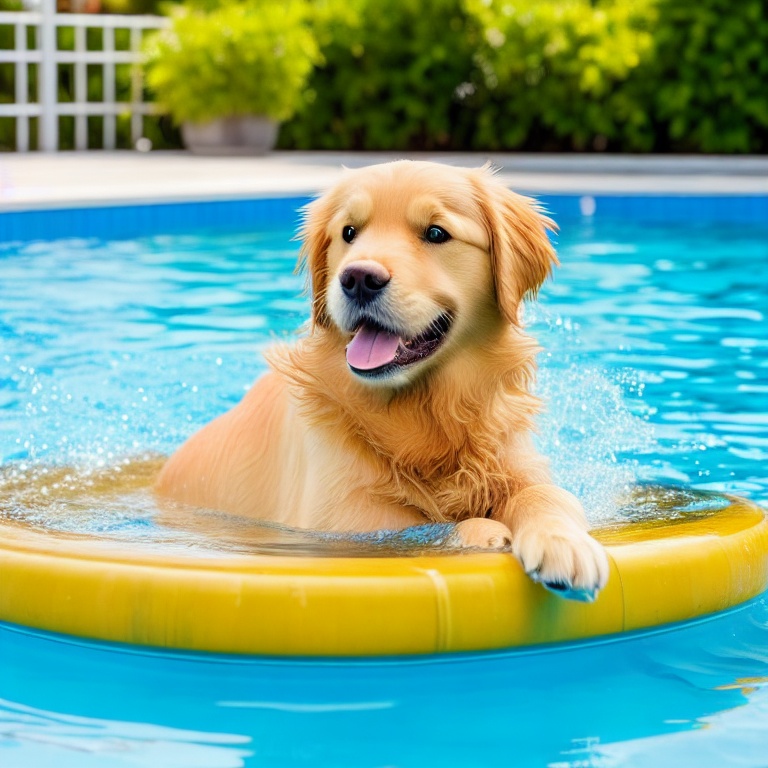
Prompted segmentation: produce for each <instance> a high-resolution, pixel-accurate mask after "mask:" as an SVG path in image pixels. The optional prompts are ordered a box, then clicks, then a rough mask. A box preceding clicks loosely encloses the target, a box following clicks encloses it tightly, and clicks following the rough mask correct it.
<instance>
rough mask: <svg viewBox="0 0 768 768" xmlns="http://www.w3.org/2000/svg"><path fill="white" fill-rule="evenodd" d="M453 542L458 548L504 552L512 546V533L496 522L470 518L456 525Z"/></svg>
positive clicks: (502, 524)
mask: <svg viewBox="0 0 768 768" xmlns="http://www.w3.org/2000/svg"><path fill="white" fill-rule="evenodd" d="M453 541H454V543H455V545H456V546H459V547H478V548H482V549H495V550H505V549H509V548H510V547H511V546H512V531H510V530H509V528H507V526H506V525H504V523H500V522H498V520H489V519H488V518H485V517H472V518H470V519H469V520H462V521H461V522H460V523H458V524H457V525H456V528H455V529H454V534H453Z"/></svg>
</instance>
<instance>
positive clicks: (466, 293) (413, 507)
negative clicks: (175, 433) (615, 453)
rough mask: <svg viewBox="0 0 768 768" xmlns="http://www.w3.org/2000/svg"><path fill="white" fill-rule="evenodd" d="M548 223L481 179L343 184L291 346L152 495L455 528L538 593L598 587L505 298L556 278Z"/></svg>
mask: <svg viewBox="0 0 768 768" xmlns="http://www.w3.org/2000/svg"><path fill="white" fill-rule="evenodd" d="M552 227H553V225H552V222H551V221H549V220H548V219H547V218H545V217H544V216H542V214H541V213H540V212H539V210H538V209H537V207H536V205H535V204H534V203H533V202H532V201H531V200H529V199H527V198H525V197H521V196H520V195H517V194H515V193H513V192H510V191H509V190H508V189H506V187H504V185H503V184H502V183H501V182H499V181H498V180H497V179H496V178H495V177H494V175H493V173H492V172H491V171H490V170H489V169H488V168H482V169H461V168H453V167H449V166H444V165H440V164H436V163H427V162H412V161H398V162H393V163H385V164H382V165H377V166H371V167H368V168H364V169H361V170H354V171H345V174H344V175H343V177H342V179H341V181H340V182H339V183H337V184H336V185H335V186H334V187H333V188H332V189H330V191H328V192H327V193H326V194H324V195H323V196H322V197H320V198H319V199H317V200H315V201H314V202H313V203H311V204H310V205H309V206H308V208H307V210H306V218H305V221H304V225H303V229H302V232H301V236H302V240H303V246H302V261H303V262H304V264H305V266H306V269H307V272H308V278H309V285H310V289H311V296H312V313H311V320H310V326H309V329H308V333H307V334H306V336H304V337H303V338H301V339H300V340H299V341H298V343H296V344H295V345H287V344H285V345H278V346H276V347H275V348H273V349H272V350H271V351H270V353H269V354H268V362H269V364H270V367H271V371H270V372H269V373H268V374H267V375H265V376H264V377H263V378H261V379H260V380H259V381H257V382H256V384H255V385H254V386H253V388H252V389H251V390H250V392H249V393H248V394H247V395H246V396H245V398H244V399H243V401H242V402H241V403H240V404H239V405H237V406H236V407H235V408H233V409H232V410H231V411H229V412H228V413H225V414H223V415H222V416H220V417H219V418H217V419H216V420H214V421H213V422H212V423H210V424H208V425H207V426H206V427H204V428H203V429H202V430H201V431H200V432H198V433H197V434H195V435H193V436H192V437H191V438H190V439H189V440H188V441H187V442H186V443H185V444H184V445H183V446H182V447H181V448H180V449H179V450H178V451H177V452H176V453H175V454H174V455H173V456H171V458H170V459H169V460H168V462H167V463H166V465H165V467H164V468H163V470H162V472H161V474H160V477H159V479H158V482H157V490H158V492H159V493H160V494H161V495H162V496H166V497H169V498H172V499H175V500H177V501H181V502H185V503H189V504H193V505H196V506H203V507H208V508H213V509H217V510H222V511H225V512H230V513H234V514H237V515H246V516H253V517H256V518H260V519H263V520H269V521H273V522H277V523H282V524H285V525H288V526H293V527H300V528H314V529H320V530H324V531H350V532H351V531H357V532H363V531H372V530H378V529H401V528H405V527H408V526H413V525H419V524H424V523H427V522H430V521H432V522H437V521H442V522H445V521H453V522H456V523H457V524H458V525H457V526H456V534H455V537H456V539H457V541H458V542H459V543H461V544H462V545H465V546H471V547H486V548H491V549H499V548H511V551H512V552H513V553H514V554H515V555H516V556H517V558H518V559H519V560H520V562H521V563H522V565H523V567H524V568H525V570H526V571H527V572H528V573H529V574H530V575H531V576H532V577H534V578H535V579H537V580H539V581H542V582H544V583H545V584H547V585H549V586H550V587H552V588H554V589H561V590H563V591H567V590H569V589H573V590H584V591H587V592H592V591H595V590H598V589H600V588H601V587H603V586H604V584H605V582H606V579H607V575H608V560H607V557H606V554H605V552H604V550H603V549H602V547H601V546H600V545H599V544H598V543H597V542H596V541H595V540H594V539H592V538H591V537H590V536H589V534H588V533H587V522H586V518H585V516H584V512H583V509H582V507H581V504H580V503H579V502H578V500H577V499H576V498H575V497H574V496H573V495H571V494H570V493H568V492H567V491H565V490H563V489H561V488H558V487H557V486H555V485H553V483H552V481H551V478H550V473H549V470H548V465H547V461H546V459H544V458H543V457H542V456H541V455H539V454H538V453H537V451H536V450H535V448H534V446H533V443H532V439H531V430H532V428H533V425H534V418H535V416H536V414H537V411H538V409H539V403H538V401H537V399H536V398H535V397H534V396H533V395H532V394H531V391H530V390H531V384H532V380H533V377H534V372H535V356H536V353H537V351H538V350H537V345H536V343H535V342H534V340H533V339H531V338H530V337H528V336H527V335H526V334H525V333H524V332H523V329H522V327H521V321H520V317H521V311H520V310H521V302H522V301H523V298H524V297H526V296H527V295H531V294H534V293H535V292H536V291H537V289H538V288H539V286H540V285H541V284H542V282H543V281H544V280H545V278H546V277H547V276H548V275H549V273H550V271H551V269H552V267H553V265H555V264H556V263H557V259H556V256H555V253H554V251H553V249H552V246H551V245H550V242H549V238H548V237H547V229H548V228H552Z"/></svg>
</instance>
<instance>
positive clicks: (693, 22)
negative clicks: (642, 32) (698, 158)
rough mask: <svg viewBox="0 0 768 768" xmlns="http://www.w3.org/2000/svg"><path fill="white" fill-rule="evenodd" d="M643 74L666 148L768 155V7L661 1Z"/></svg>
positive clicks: (747, 1) (760, 0)
mask: <svg viewBox="0 0 768 768" xmlns="http://www.w3.org/2000/svg"><path fill="white" fill-rule="evenodd" d="M654 44H655V51H654V57H653V59H652V60H651V61H649V62H648V64H647V66H646V67H644V69H643V72H642V76H643V77H645V78H646V79H647V81H648V83H649V84H652V86H653V92H652V93H651V94H648V95H647V99H648V103H649V108H651V109H652V111H653V117H654V121H655V123H656V125H657V126H659V127H660V128H661V129H662V133H661V136H660V137H659V142H658V143H657V145H656V148H658V149H673V150H676V151H690V152H698V151H703V152H768V3H766V2H765V0H738V2H733V0H698V1H697V2H696V3H693V2H690V0H659V21H658V24H657V26H656V29H655V31H654Z"/></svg>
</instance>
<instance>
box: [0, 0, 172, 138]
mask: <svg viewBox="0 0 768 768" xmlns="http://www.w3.org/2000/svg"><path fill="white" fill-rule="evenodd" d="M167 23H168V21H167V19H164V18H162V17H160V16H112V15H103V16H102V15H92V14H76V13H60V14H59V13H56V0H42V2H41V9H40V11H19V12H16V11H13V12H0V26H12V27H13V28H14V40H15V45H14V48H13V49H11V50H0V63H12V64H14V65H15V66H14V73H15V77H14V102H13V103H12V104H0V117H12V118H15V119H16V149H17V150H19V151H21V152H24V151H26V150H28V149H30V146H29V145H30V130H29V121H30V118H32V117H38V118H39V119H40V130H39V132H38V136H39V147H38V148H39V149H42V150H44V151H46V152H55V151H57V150H58V149H59V117H60V116H62V115H70V116H73V117H74V120H75V148H76V149H78V150H84V149H87V148H88V122H87V121H88V117H89V116H91V115H95V116H101V117H103V118H104V131H103V147H104V149H114V148H115V145H116V139H117V130H116V124H117V116H118V115H122V114H130V116H131V141H132V143H134V144H135V142H136V141H137V140H138V139H139V138H140V137H141V135H142V127H143V116H144V115H149V114H153V113H154V112H155V107H154V105H153V104H152V103H148V102H145V101H144V100H143V96H142V93H143V88H142V81H141V71H140V69H139V68H138V67H134V68H133V70H132V74H131V93H130V100H129V101H122V102H118V101H117V100H116V69H115V68H116V66H117V65H120V64H131V65H133V64H136V63H137V62H138V61H139V59H140V56H141V53H140V50H141V41H142V35H143V33H144V31H145V30H149V29H158V28H160V27H163V26H165V25H166V24H167ZM59 27H71V28H73V29H74V39H75V45H74V50H59V49H58V45H57V29H58V28H59ZM29 28H32V29H33V30H34V36H33V40H34V44H33V45H31V46H28V45H27V42H28V41H27V36H28V29H29ZM88 29H100V30H102V33H101V34H102V45H101V48H102V50H98V51H93V50H88V48H87V44H86V30H88ZM119 29H125V30H129V35H130V47H129V50H116V48H115V32H116V30H119ZM30 64H36V65H37V67H38V73H37V83H38V88H37V100H36V101H32V100H30V99H29V98H28V95H29V94H28V92H29V65H30ZM60 64H71V65H74V100H73V101H71V102H60V101H59V100H58V92H59V65H60ZM89 65H99V66H101V67H102V68H103V73H102V74H103V93H102V100H101V101H89V100H88V66H89Z"/></svg>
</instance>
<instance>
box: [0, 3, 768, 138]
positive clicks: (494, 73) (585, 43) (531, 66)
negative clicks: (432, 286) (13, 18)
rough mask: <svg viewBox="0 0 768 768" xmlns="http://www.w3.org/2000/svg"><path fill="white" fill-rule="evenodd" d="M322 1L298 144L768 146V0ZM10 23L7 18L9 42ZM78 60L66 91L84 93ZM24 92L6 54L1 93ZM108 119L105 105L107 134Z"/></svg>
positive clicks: (162, 134)
mask: <svg viewBox="0 0 768 768" xmlns="http://www.w3.org/2000/svg"><path fill="white" fill-rule="evenodd" d="M135 1H136V2H139V0H135ZM150 1H151V0H141V2H150ZM196 1H197V3H198V4H200V3H204V4H206V6H209V5H210V6H215V5H216V3H217V0H196ZM16 2H17V0H0V7H3V6H5V7H16ZM115 2H117V3H118V4H119V2H125V3H129V2H133V0H115ZM312 9H313V10H312V13H313V18H312V25H313V28H314V32H315V35H316V36H317V39H318V43H319V44H320V47H321V50H322V55H323V59H324V63H323V64H322V65H320V66H318V67H316V68H315V71H314V73H313V75H312V77H311V79H310V83H309V86H308V87H307V89H306V91H305V94H304V100H303V105H302V107H301V108H300V110H299V112H298V113H297V114H296V116H295V117H294V118H293V119H292V120H290V121H289V122H287V123H285V124H284V125H283V127H282V130H281V134H280V145H281V146H282V147H285V148H300V149H369V150H409V149H410V150H419V149H425V150H433V149H436V150H479V151H483V150H497V151H503V150H518V149H530V150H552V151H560V150H565V151H568V150H609V151H634V152H647V151H657V152H727V153H730V152H756V153H761V152H762V153H764V152H768V85H766V84H768V3H766V2H765V0H738V2H734V0H697V2H695V3H694V2H692V1H691V0H313V2H312ZM10 34H11V30H10V28H6V29H5V30H4V31H3V30H0V45H2V46H6V47H7V46H8V45H9V44H10ZM61 34H64V35H66V34H69V32H68V31H64V30H62V32H61ZM31 70H32V78H33V79H34V77H35V74H36V73H35V67H32V68H31ZM62 70H63V71H62V81H61V83H60V94H61V97H62V98H65V99H66V98H71V91H72V86H71V82H70V77H69V76H68V74H67V71H66V68H62ZM121 76H122V77H123V79H124V80H125V81H126V82H127V72H126V74H125V75H123V74H122V73H121ZM94 78H95V79H94ZM91 79H92V80H93V82H92V83H89V91H93V92H100V87H101V86H100V82H97V80H98V75H94V77H93V78H91ZM3 94H4V95H3ZM11 94H12V68H11V66H10V65H2V66H0V101H3V100H6V99H8V98H11ZM11 122H12V121H10V120H0V147H3V148H10V147H12V146H13V131H12V125H11ZM33 122H34V121H33ZM70 122H72V121H70V120H62V126H61V128H62V135H63V137H64V139H65V143H68V142H71V136H72V126H71V125H70V124H69V123H70ZM98 122H99V121H98V119H95V118H92V119H90V120H89V129H90V131H89V132H91V133H92V134H93V140H94V141H95V140H96V138H97V134H98V130H99V124H98ZM120 122H121V129H120V131H121V132H120V145H121V146H126V145H127V143H128V138H127V122H126V124H125V125H123V122H124V121H123V120H121V121H120ZM147 122H148V125H147V131H148V132H150V133H151V134H152V138H153V140H154V141H155V142H156V146H172V145H173V144H174V142H175V141H177V137H176V135H175V133H173V132H169V124H168V122H167V121H165V122H164V123H159V124H158V123H157V122H156V121H154V120H148V121H147ZM33 130H34V125H33Z"/></svg>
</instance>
